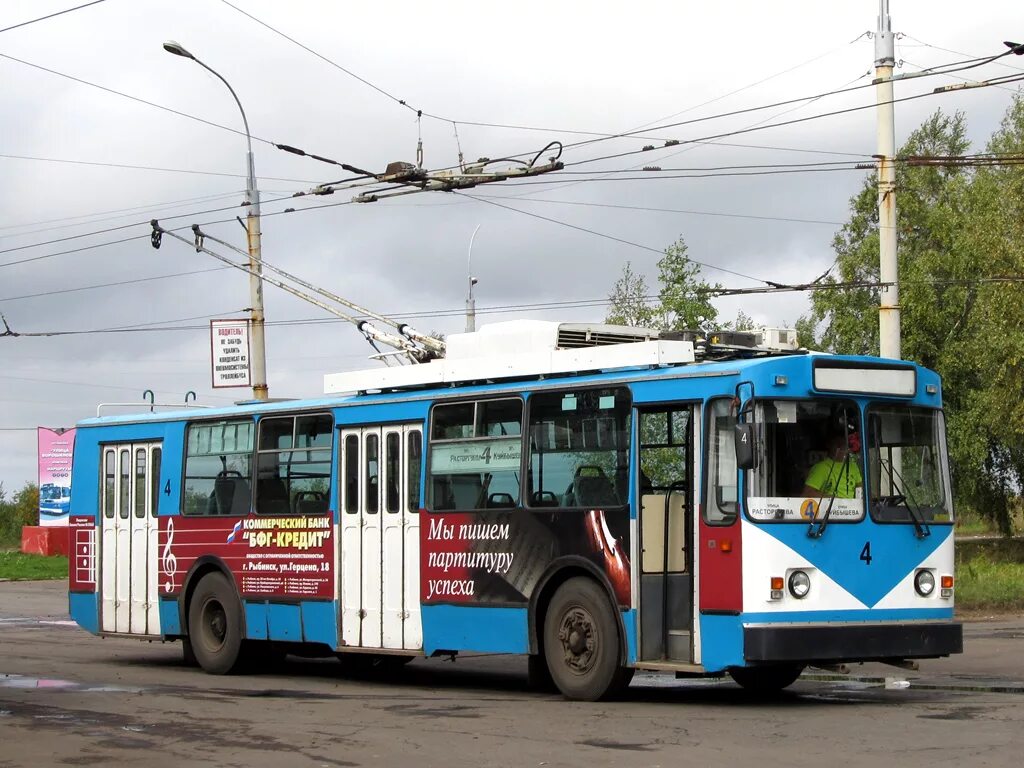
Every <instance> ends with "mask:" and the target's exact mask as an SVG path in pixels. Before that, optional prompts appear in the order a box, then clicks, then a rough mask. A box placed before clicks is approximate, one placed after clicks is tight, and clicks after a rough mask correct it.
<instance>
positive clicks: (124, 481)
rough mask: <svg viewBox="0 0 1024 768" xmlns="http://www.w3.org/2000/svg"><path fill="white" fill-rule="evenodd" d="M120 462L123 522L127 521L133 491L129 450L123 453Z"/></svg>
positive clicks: (120, 500)
mask: <svg viewBox="0 0 1024 768" xmlns="http://www.w3.org/2000/svg"><path fill="white" fill-rule="evenodd" d="M119 460H120V463H121V492H120V494H119V504H118V515H119V516H120V517H121V519H122V520H127V519H128V514H129V509H128V507H129V504H130V503H131V490H132V475H131V471H132V470H131V453H130V452H129V451H128V450H124V451H121V456H120V459H119Z"/></svg>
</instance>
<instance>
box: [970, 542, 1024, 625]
mask: <svg viewBox="0 0 1024 768" xmlns="http://www.w3.org/2000/svg"><path fill="white" fill-rule="evenodd" d="M1021 584H1024V563H1019V562H1006V561H998V560H996V559H994V558H991V557H989V556H988V555H985V554H979V555H977V556H975V557H973V558H971V559H970V560H967V561H965V562H962V563H960V564H959V566H958V567H957V572H956V604H957V607H958V608H965V609H967V610H981V609H989V610H991V609H996V610H1004V611H1019V610H1021V609H1022V608H1024V594H1022V593H1021V589H1020V585H1021Z"/></svg>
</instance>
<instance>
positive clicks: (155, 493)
mask: <svg viewBox="0 0 1024 768" xmlns="http://www.w3.org/2000/svg"><path fill="white" fill-rule="evenodd" d="M162 460H163V450H162V449H160V448H154V449H153V462H152V466H151V467H150V468H149V515H150V517H156V516H157V509H159V503H160V462H161V461H162Z"/></svg>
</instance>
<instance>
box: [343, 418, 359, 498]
mask: <svg viewBox="0 0 1024 768" xmlns="http://www.w3.org/2000/svg"><path fill="white" fill-rule="evenodd" d="M343 482H344V486H343V487H344V489H345V512H346V514H349V515H354V514H355V513H356V512H358V511H359V438H358V437H356V436H355V435H349V436H348V437H346V438H345V478H344V481H343Z"/></svg>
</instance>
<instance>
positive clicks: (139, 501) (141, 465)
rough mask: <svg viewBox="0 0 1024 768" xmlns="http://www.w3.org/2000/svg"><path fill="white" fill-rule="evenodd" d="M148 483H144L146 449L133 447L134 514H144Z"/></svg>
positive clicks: (140, 516) (141, 515)
mask: <svg viewBox="0 0 1024 768" xmlns="http://www.w3.org/2000/svg"><path fill="white" fill-rule="evenodd" d="M147 490H148V485H147V483H146V449H145V448H136V449H135V516H136V517H138V518H143V517H145V516H146V496H147V495H148V494H147Z"/></svg>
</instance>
